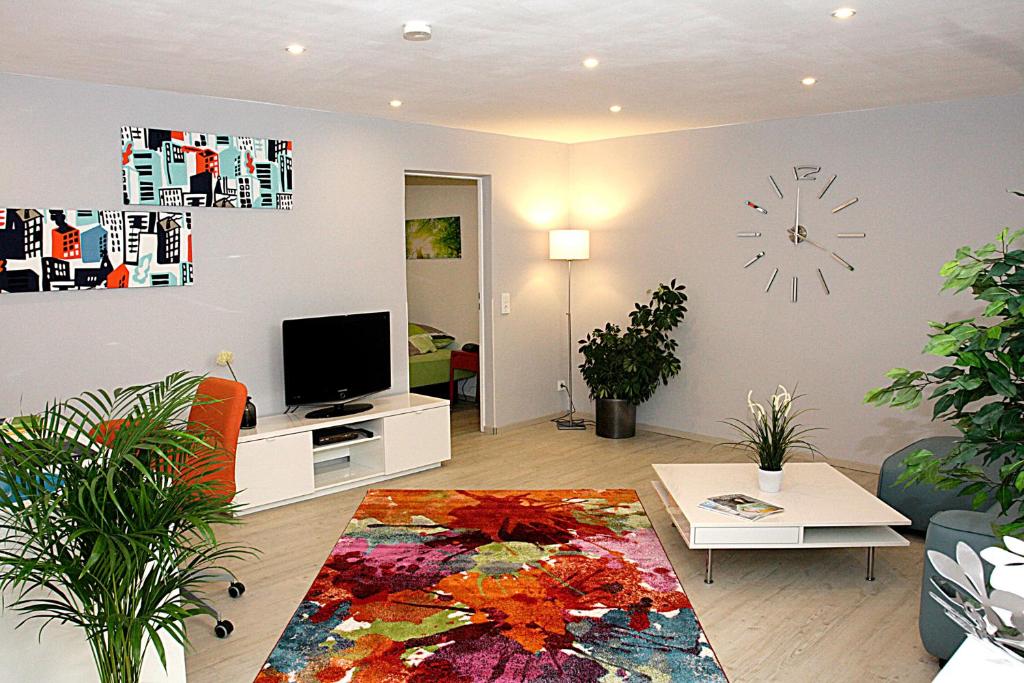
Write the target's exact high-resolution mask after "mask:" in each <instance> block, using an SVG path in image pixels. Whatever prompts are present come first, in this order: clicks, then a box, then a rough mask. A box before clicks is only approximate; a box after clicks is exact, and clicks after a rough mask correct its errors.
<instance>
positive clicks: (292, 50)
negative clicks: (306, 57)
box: [285, 45, 306, 55]
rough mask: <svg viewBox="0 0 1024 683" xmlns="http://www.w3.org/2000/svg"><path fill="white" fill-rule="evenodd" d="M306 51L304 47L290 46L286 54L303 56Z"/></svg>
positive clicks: (286, 49)
mask: <svg viewBox="0 0 1024 683" xmlns="http://www.w3.org/2000/svg"><path fill="white" fill-rule="evenodd" d="M305 51H306V48H305V47H304V46H302V45H289V46H288V47H286V48H285V52H287V53H288V54H290V55H301V54H302V53H303V52H305Z"/></svg>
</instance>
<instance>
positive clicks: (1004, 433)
mask: <svg viewBox="0 0 1024 683" xmlns="http://www.w3.org/2000/svg"><path fill="white" fill-rule="evenodd" d="M1022 236H1024V230H1018V231H1016V232H1014V233H1012V234H1011V233H1010V231H1009V229H1004V230H1003V231H1002V232H1000V233H999V235H998V236H997V238H996V241H995V242H994V243H991V244H986V245H984V246H982V247H979V248H978V249H972V248H970V247H961V248H960V249H958V250H957V251H956V256H955V258H954V259H953V260H952V261H949V262H947V263H946V264H945V265H943V266H942V269H941V271H940V274H941V275H942V276H943V277H944V278H945V282H944V284H943V285H942V289H943V290H944V291H945V290H952V291H953V292H954V293H956V294H959V293H961V292H965V291H970V292H971V294H972V295H973V296H974V298H975V300H976V301H977V302H978V303H979V304H980V305H981V306H984V310H980V311H979V314H977V315H975V316H974V317H971V318H967V319H964V320H955V321H952V322H933V323H930V325H931V328H932V330H933V331H932V332H931V333H930V334H929V340H928V343H927V344H926V345H925V347H924V353H927V354H931V355H933V356H938V357H940V358H943V359H945V365H943V366H942V367H940V368H938V369H937V370H930V371H927V370H913V371H912V370H908V369H906V368H894V369H893V370H890V371H889V372H888V374H887V376H888V377H889V379H890V380H892V381H891V382H890V383H889V384H888V385H887V386H884V387H879V388H877V389H872V390H871V391H869V392H868V393H867V396H866V397H865V399H864V400H865V402H866V403H869V404H872V405H876V406H894V407H899V408H906V409H912V408H915V407H917V406H918V405H920V404H921V402H922V400H923V399H924V392H925V391H927V390H930V394H929V397H928V398H929V399H930V400H932V401H934V405H933V406H932V419H935V420H944V421H946V422H949V423H951V424H952V425H953V426H954V427H956V429H957V430H959V431H960V433H961V434H962V435H963V438H962V440H961V441H960V442H959V443H958V444H957V445H956V446H955V447H954V448H953V449H952V450H951V451H950V452H949V454H947V455H945V456H942V457H939V456H936V455H935V454H933V453H931V452H929V451H926V450H919V451H915V452H914V453H912V454H910V455H909V456H908V457H907V459H906V461H905V464H906V470H905V472H904V473H903V475H902V476H901V478H900V481H902V482H906V483H908V484H912V483H930V484H932V485H935V486H937V487H939V488H941V489H947V490H953V489H959V492H960V493H961V494H962V495H973V496H974V500H975V505H980V504H981V503H982V502H983V501H985V500H986V499H989V498H992V499H995V500H996V501H998V503H999V505H1000V507H1001V508H1002V513H1003V514H1004V515H1009V516H1010V518H1011V520H1013V521H1012V522H1011V523H1010V524H1009V525H1008V526H1006V527H1004V528H1003V529H1001V531H1002V532H1003V533H1014V534H1016V533H1019V532H1020V531H1021V530H1024V249H1020V248H1015V247H1014V243H1016V242H1017V241H1018V240H1019V239H1020V238H1021V237H1022ZM986 468H987V469H998V471H999V475H998V477H996V478H992V477H990V476H988V475H986V473H985V469H986Z"/></svg>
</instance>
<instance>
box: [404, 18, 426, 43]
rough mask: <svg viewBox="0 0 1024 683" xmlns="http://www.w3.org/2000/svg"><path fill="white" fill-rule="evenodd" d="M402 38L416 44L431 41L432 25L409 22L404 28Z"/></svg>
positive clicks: (422, 22)
mask: <svg viewBox="0 0 1024 683" xmlns="http://www.w3.org/2000/svg"><path fill="white" fill-rule="evenodd" d="M402 37H403V38H405V39H406V40H412V41H415V42H422V41H424V40H430V24H428V23H427V22H425V21H407V22H405V25H404V26H402Z"/></svg>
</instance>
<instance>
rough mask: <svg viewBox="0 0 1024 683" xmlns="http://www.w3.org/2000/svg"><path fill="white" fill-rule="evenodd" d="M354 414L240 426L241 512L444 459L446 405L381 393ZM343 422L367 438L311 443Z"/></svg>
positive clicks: (270, 419)
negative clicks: (367, 433) (369, 434)
mask: <svg viewBox="0 0 1024 683" xmlns="http://www.w3.org/2000/svg"><path fill="white" fill-rule="evenodd" d="M371 403H372V404H373V409H371V410H367V411H365V412H362V413H356V414H355V415H346V416H343V417H334V418H326V419H322V420H310V419H307V418H305V417H303V412H308V410H305V411H303V412H300V413H295V414H289V415H273V416H269V417H261V418H260V419H259V423H258V424H257V425H256V427H254V428H253V429H243V430H242V431H241V433H240V434H239V437H238V451H237V454H236V457H235V485H236V486H237V488H238V489H239V493H238V495H237V496H236V497H235V502H237V503H240V504H241V505H242V506H243V507H242V509H241V510H240V514H248V513H251V512H258V511H259V510H266V509H269V508H272V507H277V506H279V505H286V504H288V503H295V502H298V501H301V500H307V499H309V498H315V497H317V496H324V495H327V494H330V493H336V492H338V491H344V490H345V489H350V488H355V487H356V486H365V485H366V484H373V483H376V482H379V481H384V480H385V479H392V478H394V477H400V476H402V475H405V474H412V473H413V472H420V471H422V470H426V469H430V468H432V467H439V466H440V465H441V463H442V462H444V461H445V460H449V459H451V457H452V456H451V453H452V452H451V427H450V422H449V417H448V401H447V400H444V399H439V398H431V397H429V396H421V395H420V394H399V395H397V396H385V397H382V398H377V399H374V400H373V401H371ZM341 425H350V426H352V427H360V428H363V429H367V430H369V431H371V432H373V436H372V437H369V438H361V439H357V440H353V441H346V442H341V443H335V444H329V445H326V446H314V445H313V432H314V431H316V430H318V429H324V428H328V427H338V426H341Z"/></svg>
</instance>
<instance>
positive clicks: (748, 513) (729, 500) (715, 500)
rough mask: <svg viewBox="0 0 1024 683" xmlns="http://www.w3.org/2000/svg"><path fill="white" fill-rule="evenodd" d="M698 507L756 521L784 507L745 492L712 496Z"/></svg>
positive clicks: (780, 510) (778, 511)
mask: <svg viewBox="0 0 1024 683" xmlns="http://www.w3.org/2000/svg"><path fill="white" fill-rule="evenodd" d="M698 507H701V508H704V509H705V510H711V511H712V512H718V513H720V514H723V515H730V516H732V517H740V518H742V519H746V520H749V521H751V522H756V521H757V520H759V519H763V518H764V517H767V516H769V515H775V514H778V513H780V512H782V510H783V508H780V507H779V506H777V505H772V504H771V503H766V502H765V501H763V500H758V499H757V498H751V497H750V496H748V495H746V494H743V493H728V494H726V495H723V496H712V497H711V498H708V499H707V500H705V501H704V502H702V503H701V504H700V505H699V506H698Z"/></svg>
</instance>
